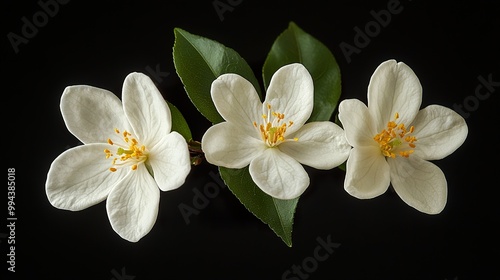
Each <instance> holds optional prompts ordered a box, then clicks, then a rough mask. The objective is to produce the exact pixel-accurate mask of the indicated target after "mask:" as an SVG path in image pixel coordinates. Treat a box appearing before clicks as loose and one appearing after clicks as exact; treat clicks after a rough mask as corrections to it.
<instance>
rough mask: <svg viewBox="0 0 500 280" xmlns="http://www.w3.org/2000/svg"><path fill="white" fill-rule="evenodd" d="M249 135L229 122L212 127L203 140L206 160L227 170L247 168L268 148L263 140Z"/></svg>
mask: <svg viewBox="0 0 500 280" xmlns="http://www.w3.org/2000/svg"><path fill="white" fill-rule="evenodd" d="M252 128H253V129H256V128H254V127H252ZM247 133H248V132H247V131H244V130H241V128H239V127H238V126H235V125H234V124H232V123H229V122H223V123H219V124H216V125H214V126H212V127H210V128H209V129H208V130H207V131H206V132H205V134H204V135H203V138H202V139H201V145H202V150H203V152H204V153H205V158H206V159H207V161H208V162H209V163H211V164H213V165H217V166H224V167H227V168H243V167H245V166H247V165H248V164H249V163H250V161H251V160H252V159H253V158H255V157H256V156H258V155H259V154H260V153H262V152H263V151H264V150H265V149H266V147H267V146H266V145H265V144H264V142H263V141H262V140H260V139H256V138H253V137H251V136H249V135H248V134H247Z"/></svg>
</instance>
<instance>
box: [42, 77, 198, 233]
mask: <svg viewBox="0 0 500 280" xmlns="http://www.w3.org/2000/svg"><path fill="white" fill-rule="evenodd" d="M122 99H123V107H122V102H121V101H120V99H118V97H117V96H115V95H114V94H113V93H111V92H109V91H106V90H104V89H99V88H95V87H91V86H84V85H81V86H70V87H67V88H66V89H65V90H64V93H63V95H62V97H61V112H62V115H63V118H64V121H65V123H66V126H67V128H68V130H69V131H70V132H71V133H72V134H73V135H74V136H75V137H77V138H78V139H79V140H80V141H81V142H82V143H83V144H84V145H81V146H77V147H74V148H71V149H69V150H67V151H65V152H63V153H62V154H61V155H59V156H58V157H57V158H56V159H55V160H54V162H53V163H52V165H51V167H50V170H49V172H48V175H47V182H46V193H47V197H48V199H49V201H50V203H51V204H52V205H53V206H55V207H57V208H60V209H65V210H71V211H79V210H82V209H85V208H87V207H90V206H92V205H95V204H97V203H99V202H101V201H103V200H105V199H106V198H107V201H106V209H107V213H108V217H109V220H110V222H111V226H112V228H113V229H114V230H115V231H116V232H117V233H118V234H119V235H120V236H121V237H122V238H124V239H126V240H128V241H131V242H137V241H138V240H139V239H141V238H142V237H143V236H145V235H146V234H147V233H148V232H149V231H150V230H151V228H152V227H153V225H154V223H155V221H156V217H157V214H158V207H159V199H160V192H159V190H160V189H161V190H162V191H168V190H173V189H176V188H178V187H179V186H181V185H182V184H183V183H184V180H185V178H186V176H187V175H188V173H189V171H190V169H191V166H190V160H189V151H188V147H187V143H186V141H185V140H184V138H183V137H182V136H181V135H180V134H178V133H177V132H171V116H170V110H169V108H168V106H167V104H166V102H165V100H164V99H163V97H162V95H161V94H160V92H159V91H158V89H157V88H156V87H155V85H154V83H153V82H152V81H151V79H150V78H149V77H147V76H146V75H144V74H140V73H131V74H129V75H128V76H127V77H126V79H125V82H124V85H123V93H122Z"/></svg>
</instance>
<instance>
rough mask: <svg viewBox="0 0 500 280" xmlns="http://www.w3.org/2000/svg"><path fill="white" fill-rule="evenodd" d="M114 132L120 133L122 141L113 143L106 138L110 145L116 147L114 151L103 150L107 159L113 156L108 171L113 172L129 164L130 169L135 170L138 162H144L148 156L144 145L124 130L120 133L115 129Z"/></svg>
mask: <svg viewBox="0 0 500 280" xmlns="http://www.w3.org/2000/svg"><path fill="white" fill-rule="evenodd" d="M115 132H116V133H117V134H121V136H122V140H123V143H114V142H113V141H111V139H109V138H108V143H109V144H110V145H111V146H116V147H118V148H117V149H116V152H115V153H112V152H111V150H110V149H105V150H104V153H105V154H106V158H107V159H108V158H113V160H112V163H111V167H110V168H109V171H111V172H115V171H116V170H118V168H120V167H123V166H131V169H132V170H136V169H137V166H138V164H141V163H143V162H145V161H146V160H147V158H148V152H147V150H146V146H144V145H140V144H139V142H138V141H137V139H135V138H133V137H131V136H132V134H130V132H128V131H126V130H125V131H123V132H122V133H120V131H119V130H118V129H115Z"/></svg>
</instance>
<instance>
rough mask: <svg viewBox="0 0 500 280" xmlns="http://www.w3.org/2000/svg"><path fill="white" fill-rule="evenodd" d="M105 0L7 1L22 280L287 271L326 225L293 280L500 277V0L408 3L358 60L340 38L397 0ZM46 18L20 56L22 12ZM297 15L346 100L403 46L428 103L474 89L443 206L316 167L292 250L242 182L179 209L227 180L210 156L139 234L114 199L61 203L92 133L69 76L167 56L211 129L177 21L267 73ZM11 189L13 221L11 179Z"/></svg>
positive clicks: (117, 72)
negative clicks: (322, 245)
mask: <svg viewBox="0 0 500 280" xmlns="http://www.w3.org/2000/svg"><path fill="white" fill-rule="evenodd" d="M42 1H43V0H42ZM43 2H47V1H43ZM61 2H63V1H61ZM103 2H104V1H100V2H99V1H77V0H72V1H69V2H68V3H66V4H59V5H58V11H57V12H54V13H53V16H50V15H46V18H45V19H46V20H45V19H44V18H43V16H41V15H40V11H43V9H42V7H41V6H40V4H38V3H37V2H36V1H3V7H2V8H1V10H2V18H3V23H2V35H3V40H2V47H3V49H2V62H1V65H2V72H3V75H2V89H3V90H2V92H3V93H2V94H3V95H2V96H3V100H4V101H2V104H3V106H2V107H3V109H4V125H3V127H4V130H3V135H2V139H3V143H4V144H3V145H2V146H3V148H4V149H5V152H6V153H4V157H3V159H4V160H5V161H6V163H7V168H15V173H16V174H15V176H16V198H15V202H16V217H17V219H18V220H17V221H16V228H15V241H16V244H15V245H16V250H15V254H16V272H15V273H11V272H8V271H7V268H8V266H9V265H8V264H7V263H6V260H7V258H8V257H7V254H8V253H9V250H8V244H7V242H8V238H7V236H8V235H9V234H10V232H9V231H8V229H7V228H6V227H3V226H2V228H1V229H0V233H1V234H2V235H1V239H0V240H1V244H0V245H1V254H2V257H1V258H0V259H1V260H2V266H1V268H2V270H4V271H5V274H7V275H8V276H9V278H8V279H15V278H14V277H16V276H17V279H105V280H108V279H113V278H114V279H117V280H118V279H136V280H142V279H282V275H283V273H284V272H285V271H287V270H291V269H292V266H294V265H302V264H303V262H304V260H306V266H307V265H311V264H313V263H312V262H310V261H311V257H313V256H314V250H315V248H316V247H317V246H318V245H319V243H318V241H317V239H318V238H321V239H324V240H326V239H327V238H330V240H331V241H332V242H335V243H339V244H340V247H338V248H337V249H335V251H334V252H333V253H331V254H330V255H329V257H328V259H327V260H325V261H320V262H317V267H314V268H310V269H309V271H310V272H304V273H307V275H306V274H303V275H302V277H301V276H300V275H295V277H296V278H292V277H290V278H289V279H306V278H307V279H440V280H444V279H459V280H462V279H498V278H500V271H499V269H498V266H499V265H498V252H499V246H498V237H499V235H498V230H497V229H496V228H495V224H496V225H497V226H498V221H499V211H498V198H497V196H496V195H495V194H496V193H498V182H497V180H493V177H494V175H495V173H493V172H495V171H494V170H493V168H494V167H495V169H496V168H497V167H498V162H497V158H498V154H499V149H498V139H499V137H498V125H497V124H496V123H495V122H494V120H495V119H497V118H498V114H497V112H498V93H499V92H500V87H499V86H498V85H496V86H494V87H492V88H490V89H492V90H490V91H488V90H487V88H485V87H483V88H482V89H481V94H482V95H481V96H480V97H481V100H480V99H478V98H477V97H474V96H475V91H476V87H477V86H479V85H481V83H480V81H479V80H478V77H480V76H481V77H484V78H485V79H488V77H490V79H491V80H493V81H496V82H497V83H498V82H500V73H499V72H498V66H499V59H498V58H499V56H498V50H499V44H498V36H499V21H498V17H499V13H500V9H499V7H498V4H497V3H496V2H495V1H447V2H446V3H442V2H440V3H439V4H437V3H434V2H435V1H419V0H413V1H409V0H401V1H400V7H401V9H402V10H401V12H400V13H398V14H393V15H392V17H391V19H390V22H389V23H388V24H387V26H385V27H381V28H380V30H378V31H377V32H376V34H374V36H373V37H372V38H371V39H370V42H369V43H367V44H366V46H362V47H360V48H359V49H360V52H359V53H356V54H353V55H351V56H350V57H349V58H350V60H351V61H350V62H349V61H348V59H347V57H346V56H345V55H344V54H343V52H342V50H341V48H340V44H341V43H342V42H344V43H346V44H349V45H351V46H356V45H355V42H354V39H355V30H354V28H355V27H358V28H360V29H364V28H365V26H366V25H367V24H368V23H370V22H372V21H374V18H373V15H372V14H371V13H370V11H375V12H378V11H380V10H383V9H387V4H388V3H389V2H391V1H370V2H367V3H364V2H359V1H332V2H331V3H330V4H325V3H326V2H319V1H261V2H256V1H250V0H240V1H234V0H233V1H226V0H219V2H220V3H228V4H230V3H232V4H233V5H234V6H233V7H232V8H231V10H227V11H225V12H224V13H223V14H221V16H222V17H223V20H221V17H219V14H218V13H217V10H216V9H215V8H214V5H213V3H214V2H215V1H213V0H207V1H155V2H147V1H117V2H114V3H110V2H106V3H103ZM34 15H39V16H38V17H37V18H36V20H38V23H39V25H40V26H39V28H37V30H36V32H34V33H35V34H31V35H32V36H31V37H32V38H27V42H26V41H25V43H22V44H20V45H19V46H18V52H17V53H16V52H15V51H14V47H13V45H12V43H11V42H9V39H8V34H9V33H11V32H12V33H15V34H17V35H19V36H22V29H23V25H25V22H24V21H23V17H26V19H27V20H28V21H30V22H31V23H33V20H34V19H33V16H34ZM290 21H294V22H295V23H296V24H297V25H298V26H299V27H301V28H302V29H303V30H305V31H306V32H308V33H309V34H311V35H313V36H314V37H316V38H317V39H319V40H320V41H321V42H323V43H324V44H325V45H326V46H327V47H329V48H330V50H331V51H332V52H333V54H334V55H335V56H336V58H337V61H338V63H339V65H340V69H341V73H342V97H341V99H344V98H358V99H360V100H362V101H364V102H366V88H367V85H368V81H369V78H370V76H371V74H372V73H373V71H374V70H375V68H376V67H377V66H378V65H379V64H380V63H381V62H382V61H385V60H387V59H391V58H394V59H396V60H398V61H403V62H405V63H406V64H408V65H409V66H410V67H412V69H413V70H414V71H415V72H416V74H417V76H418V77H419V79H420V81H421V83H422V86H423V89H424V91H423V92H424V95H423V104H422V106H427V105H429V104H440V105H443V106H446V107H450V108H453V107H454V104H462V105H463V104H464V102H466V104H467V107H468V108H469V110H468V115H467V116H466V121H467V123H468V126H469V135H468V138H467V140H466V142H465V143H464V144H463V145H462V146H461V147H460V148H459V149H458V150H457V151H456V152H455V153H453V154H452V155H450V156H449V157H447V158H445V159H443V160H440V161H437V162H436V164H437V165H438V166H439V167H441V168H442V170H443V171H444V173H445V174H446V176H447V180H448V193H449V196H448V203H447V206H446V208H445V209H444V211H443V212H442V213H441V214H439V215H434V216H431V215H426V214H422V213H420V212H418V211H416V210H414V209H413V208H411V207H409V206H407V205H406V204H404V202H403V201H402V200H401V199H399V197H398V196H397V195H396V194H395V193H392V192H390V191H388V192H387V193H386V194H384V195H382V196H380V197H377V198H375V199H372V200H364V201H361V200H357V199H355V198H353V197H351V196H349V195H348V194H347V193H346V192H345V191H344V190H343V178H344V173H343V172H342V171H340V170H338V169H334V170H330V171H316V170H312V169H308V171H309V172H310V176H311V186H310V187H309V189H308V190H307V191H306V193H305V194H304V195H303V196H302V198H301V199H300V201H299V204H298V207H297V213H296V216H295V224H294V231H293V247H291V248H289V247H287V246H286V245H285V244H284V243H283V242H282V241H281V240H280V239H279V238H278V237H277V236H276V235H275V234H274V233H273V232H272V231H271V230H270V229H269V228H268V226H267V225H265V224H263V223H262V222H261V221H259V220H258V219H257V218H255V217H254V216H253V215H252V214H251V213H249V212H248V211H247V210H246V209H245V208H244V207H243V206H242V205H241V204H240V203H239V202H238V200H237V199H236V198H235V197H234V196H233V195H232V193H231V192H230V191H229V189H227V188H224V189H221V190H220V194H219V195H218V196H216V197H215V198H213V199H210V204H209V205H208V206H207V207H206V208H204V209H202V210H201V211H200V213H199V215H193V216H191V217H190V223H189V224H186V222H185V221H184V219H183V216H182V215H181V213H180V211H179V208H178V206H179V205H180V204H181V203H184V204H186V205H191V206H192V205H193V201H192V200H193V197H194V192H193V189H198V190H201V191H203V187H204V186H205V185H206V184H208V183H210V182H216V181H215V180H214V179H213V178H212V177H211V176H210V172H213V173H216V172H217V170H216V167H215V166H211V165H209V164H207V163H204V164H202V165H201V166H198V167H196V168H193V170H192V172H191V173H190V175H189V176H188V178H187V182H186V184H185V185H184V186H182V187H181V188H179V189H177V190H175V191H171V192H162V193H161V200H160V212H159V216H158V220H157V222H156V224H155V226H154V228H153V229H152V231H151V232H150V233H149V234H148V235H147V236H146V237H144V238H143V239H142V240H140V241H139V242H138V243H129V242H127V241H125V240H122V239H121V238H120V237H119V236H118V235H117V234H116V233H115V232H114V231H113V230H112V229H111V226H110V224H109V221H108V218H107V215H106V210H105V203H100V204H98V205H95V206H93V207H90V208H88V209H86V210H83V211H80V212H69V211H63V210H58V209H56V208H54V207H52V206H51V205H50V204H49V202H48V200H47V198H46V195H45V187H44V184H45V179H46V174H47V171H48V169H49V166H50V163H51V162H52V161H53V160H54V158H55V157H57V156H58V155H59V154H60V153H61V152H63V151H64V150H66V149H68V148H70V147H73V146H76V145H79V144H80V143H79V142H78V141H77V140H76V139H75V138H74V137H73V136H72V135H71V134H70V133H69V132H68V131H67V130H66V127H65V125H64V123H63V120H62V117H61V114H60V110H59V100H60V96H61V93H62V92H63V90H64V87H66V86H69V85H77V84H88V85H93V86H97V87H101V88H104V89H108V90H110V91H112V92H114V93H116V94H117V95H120V92H121V86H122V83H123V79H124V78H125V76H126V75H127V74H128V73H130V72H134V71H138V72H144V73H146V74H148V75H150V76H151V77H152V78H154V76H152V74H151V73H152V72H148V70H147V69H153V70H155V69H157V68H158V69H159V70H160V71H161V72H164V73H162V75H161V76H160V77H159V78H156V79H154V80H155V82H157V85H158V88H159V89H160V91H161V92H162V94H164V96H165V98H167V99H168V100H169V101H171V102H172V103H174V104H175V105H176V106H177V107H179V109H180V110H181V111H182V112H183V114H184V115H185V116H186V118H187V120H188V122H189V124H190V125H191V127H192V131H193V135H194V137H195V138H196V139H198V140H199V139H201V136H202V135H203V133H204V131H205V130H206V129H207V128H208V127H209V125H210V123H209V122H208V121H206V120H205V119H204V118H203V117H202V116H201V115H200V114H199V113H198V112H197V110H196V109H195V107H194V106H193V105H192V104H191V103H190V101H189V99H188V98H187V96H186V94H185V92H184V90H183V87H182V84H181V82H180V79H179V78H178V76H177V75H176V73H175V68H174V65H173V60H172V46H173V42H174V34H173V28H174V27H180V28H183V29H185V30H187V31H189V32H191V33H194V34H197V35H201V36H204V37H208V38H211V39H214V40H216V41H218V42H220V43H222V44H224V45H226V46H228V47H231V48H233V49H234V50H236V51H237V52H238V53H239V54H240V55H241V56H242V57H243V58H245V59H246V60H247V62H248V63H249V64H250V65H251V67H252V69H254V71H255V73H256V75H257V77H261V74H260V73H261V69H262V65H263V63H264V60H265V57H266V55H267V52H268V51H269V49H270V47H271V45H272V43H273V41H274V39H275V38H276V37H277V36H278V35H279V34H280V33H281V32H282V31H283V30H285V29H286V28H287V26H288V23H289V22H290ZM32 31H33V30H32ZM32 33H33V32H32ZM11 35H12V34H11ZM153 72H154V71H153ZM165 72H168V73H169V74H168V75H166V74H165ZM488 92H489V95H488ZM467 102H468V103H467ZM494 110H496V111H494ZM5 141H6V143H5ZM491 160H492V161H493V162H491ZM2 192H3V194H2V195H3V196H2V197H4V199H3V201H4V204H3V205H4V206H2V207H4V210H2V213H4V215H3V218H2V219H3V220H4V222H5V221H6V219H7V217H8V214H7V198H6V196H7V186H5V187H4V190H3V191H2ZM321 252H324V251H321ZM117 275H121V276H122V277H118V276H117ZM124 276H128V278H127V277H124ZM4 279H5V278H4Z"/></svg>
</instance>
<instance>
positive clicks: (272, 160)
mask: <svg viewBox="0 0 500 280" xmlns="http://www.w3.org/2000/svg"><path fill="white" fill-rule="evenodd" d="M249 171H250V175H251V176H252V179H253V180H254V182H255V184H256V185H257V186H258V187H259V188H260V189H261V190H262V191H263V192H265V193H267V194H268V195H270V196H272V197H275V198H278V199H293V198H296V197H299V196H300V195H301V194H302V193H303V192H304V191H305V190H306V189H307V187H308V186H309V175H308V174H307V172H306V171H305V170H304V167H302V165H301V164H300V163H299V162H297V161H296V160H294V159H293V158H291V157H290V156H288V155H286V154H284V153H282V152H280V151H279V150H278V149H273V148H269V149H267V150H266V151H265V152H264V153H262V154H261V155H260V156H258V157H257V158H255V159H254V160H252V162H251V163H250V169H249Z"/></svg>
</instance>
